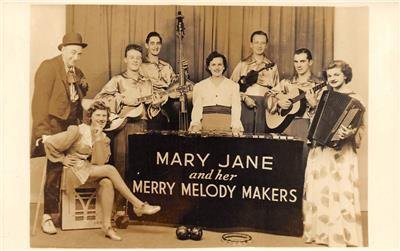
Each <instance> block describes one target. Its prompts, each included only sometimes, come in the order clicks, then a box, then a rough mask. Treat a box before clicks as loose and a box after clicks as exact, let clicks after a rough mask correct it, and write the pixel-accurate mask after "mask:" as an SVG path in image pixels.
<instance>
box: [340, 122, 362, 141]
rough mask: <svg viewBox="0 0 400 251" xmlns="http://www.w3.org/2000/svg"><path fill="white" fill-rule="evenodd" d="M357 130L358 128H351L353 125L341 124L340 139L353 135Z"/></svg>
mask: <svg viewBox="0 0 400 251" xmlns="http://www.w3.org/2000/svg"><path fill="white" fill-rule="evenodd" d="M356 131H357V128H351V125H350V126H349V127H345V126H344V125H341V126H340V127H339V129H338V136H339V139H347V138H348V137H351V136H353V135H354V134H355V133H356Z"/></svg>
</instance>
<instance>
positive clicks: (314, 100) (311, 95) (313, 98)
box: [306, 88, 318, 108]
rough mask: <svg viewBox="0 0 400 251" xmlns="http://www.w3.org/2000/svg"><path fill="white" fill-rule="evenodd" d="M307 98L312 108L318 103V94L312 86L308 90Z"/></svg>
mask: <svg viewBox="0 0 400 251" xmlns="http://www.w3.org/2000/svg"><path fill="white" fill-rule="evenodd" d="M306 100H307V102H308V104H309V105H310V106H311V108H314V107H316V106H317V104H318V99H317V94H315V92H314V90H313V89H312V88H311V89H310V90H308V91H307V92H306Z"/></svg>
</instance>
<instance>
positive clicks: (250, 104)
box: [243, 95, 257, 109]
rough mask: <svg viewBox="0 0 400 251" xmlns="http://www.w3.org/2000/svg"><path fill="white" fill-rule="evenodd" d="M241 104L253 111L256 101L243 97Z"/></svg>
mask: <svg viewBox="0 0 400 251" xmlns="http://www.w3.org/2000/svg"><path fill="white" fill-rule="evenodd" d="M243 102H244V103H245V104H246V106H247V107H248V108H250V109H253V108H254V107H256V106H257V104H256V101H255V100H254V99H252V98H250V97H249V96H247V95H245V96H244V98H243Z"/></svg>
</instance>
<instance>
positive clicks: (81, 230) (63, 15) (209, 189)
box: [2, 1, 399, 249]
mask: <svg viewBox="0 0 400 251" xmlns="http://www.w3.org/2000/svg"><path fill="white" fill-rule="evenodd" d="M389 6H390V5H389ZM392 6H394V7H397V8H398V7H399V6H398V3H392ZM15 8H16V7H15ZM23 8H24V13H25V15H24V18H25V19H26V20H25V23H28V24H29V26H28V27H25V26H23V27H24V28H23V33H24V36H25V37H26V38H27V40H28V42H29V43H28V44H27V45H25V46H26V47H25V48H24V49H23V51H24V52H27V53H28V57H27V58H26V59H25V60H26V62H24V67H25V69H26V74H25V75H26V76H25V80H26V81H25V83H24V86H25V87H24V88H25V91H24V92H25V94H24V95H25V96H24V97H26V98H24V99H23V100H24V101H23V102H22V103H23V104H22V103H21V104H20V105H22V106H24V107H23V109H24V111H25V113H26V117H27V118H26V119H25V120H24V121H26V122H24V123H25V125H24V127H23V135H24V140H23V144H22V148H24V153H26V156H27V157H26V161H25V162H24V163H25V165H26V166H25V167H24V175H23V176H24V180H26V186H27V187H26V189H25V190H24V191H26V194H25V195H24V197H23V198H26V202H24V201H23V200H22V203H23V204H25V205H24V206H23V209H19V210H20V213H21V214H23V215H24V217H25V218H26V224H27V225H26V227H27V229H23V228H21V229H20V230H21V231H23V232H26V240H25V241H26V245H27V247H26V248H152V249H153V248H157V249H158V248H162V249H164V248H168V249H169V248H241V247H259V248H271V247H295V248H311V247H312V248H315V247H317V248H318V247H319V248H325V247H339V248H345V247H367V248H368V247H374V245H373V244H372V243H373V242H372V241H371V238H373V237H374V236H371V233H375V232H376V231H377V232H380V230H379V228H376V225H374V224H376V220H373V219H372V218H371V217H372V216H371V215H370V212H373V214H374V215H375V214H377V213H378V214H379V213H380V214H382V212H376V207H377V206H378V207H379V204H377V203H378V202H377V201H376V197H375V196H376V195H377V192H376V191H377V190H376V189H377V188H376V186H371V185H370V184H371V183H373V182H372V180H374V179H375V177H378V176H375V173H376V169H379V168H381V167H380V166H376V163H377V161H374V160H372V159H373V157H374V156H375V155H376V154H377V151H373V149H376V148H377V146H376V145H375V144H373V143H371V142H372V139H374V138H375V136H374V135H375V134H376V133H377V131H379V126H378V129H375V126H376V124H377V123H376V122H377V121H376V120H375V118H374V119H373V120H372V119H371V114H372V111H376V109H377V106H376V101H374V100H376V97H375V96H373V95H372V94H376V93H377V92H376V90H377V89H378V90H379V88H382V90H383V91H385V90H386V91H388V90H389V89H388V88H389V87H390V86H388V87H385V85H384V84H383V83H380V85H381V87H379V84H378V83H376V82H374V81H375V80H376V77H374V75H373V74H376V72H374V70H373V69H374V68H371V65H372V64H373V63H374V62H372V61H374V60H373V59H374V58H375V57H376V51H373V50H372V49H371V48H372V45H373V43H374V42H373V39H371V37H372V36H371V29H372V28H375V29H376V27H375V26H377V25H376V24H375V23H374V22H372V20H375V19H373V18H376V17H375V16H374V12H373V11H372V8H371V5H368V4H362V3H355V4H352V5H345V4H337V3H334V2H333V3H332V2H331V3H329V2H326V3H323V2H315V3H312V2H311V3H305V2H299V3H298V4H296V3H279V2H277V1H275V2H271V3H268V2H266V1H256V2H253V3H247V4H246V3H245V2H237V1H232V2H215V3H212V2H205V3H203V4H201V3H196V4H193V3H188V2H185V1H182V2H172V3H159V2H158V3H153V2H149V3H139V2H135V1H134V2H132V3H129V2H115V3H114V2H104V3H102V2H99V3H94V2H87V3H85V2H74V3H67V2H57V3H54V4H51V3H48V2H44V3H43V2H26V3H25V4H24V6H23ZM12 9H13V8H9V10H12ZM5 11H6V12H5V13H7V14H9V13H12V12H11V11H8V12H7V8H5ZM374 11H376V10H374ZM384 11H386V9H384ZM382 12H383V11H381V12H380V13H382ZM393 13H394V12H393ZM397 13H398V11H397ZM21 16H22V15H21ZM7 18H8V19H7ZM397 19H398V18H397ZM4 20H12V18H10V17H9V16H7V17H6V18H5V19H4ZM394 20H396V18H394ZM397 21H398V20H397ZM5 24H6V25H7V21H5ZM398 24H399V23H398V22H397V23H394V24H393V25H394V27H397V29H396V31H397V40H398ZM7 27H8V26H7ZM15 33H17V32H15ZM3 38H4V35H3ZM381 38H382V37H381ZM393 43H395V42H393ZM7 44H8V43H7ZM4 48H6V47H4ZM4 48H3V50H4V52H6V53H10V51H8V52H7V51H6V50H5V49H4ZM380 50H382V49H380ZM393 52H395V54H393V55H394V57H395V58H396V59H395V61H397V65H398V49H395V50H394V51H393ZM3 62H4V59H3ZM393 67H396V64H394V65H393ZM396 78H397V80H398V76H397V77H396ZM377 86H378V87H377ZM396 88H397V87H396ZM396 90H397V89H396ZM389 92H391V91H390V90H389ZM4 93H5V92H4ZM391 94H392V95H394V93H393V92H391ZM3 102H4V104H5V103H7V102H6V101H3ZM372 104H375V105H372ZM397 105H398V102H397ZM2 109H3V106H2ZM389 109H394V110H397V111H398V107H396V106H395V107H391V108H389ZM373 116H375V114H373ZM389 116H390V115H389ZM394 116H395V118H397V119H395V120H396V122H394V123H393V125H391V126H394V127H395V129H396V126H398V113H397V114H396V115H394ZM2 117H3V115H2ZM4 118H6V116H4ZM2 120H3V118H2ZM4 121H6V120H4ZM4 125H5V123H3V125H2V127H3V126H4ZM371 128H373V129H371ZM382 129H383V130H385V129H384V128H382ZM387 129H389V127H388V128H387ZM397 129H398V128H397ZM395 135H397V136H398V133H397V132H396V133H395ZM394 144H395V145H394V146H393V147H392V148H390V149H391V150H393V151H395V150H396V149H398V141H397V138H396V139H395V143H394ZM17 148H18V147H17ZM19 148H21V146H19ZM382 150H383V149H382ZM391 150H387V151H388V152H389V151H391ZM371 152H373V154H371ZM4 153H5V151H3V150H2V155H3V154H4ZM4 156H6V155H5V154H4ZM4 159H7V158H4ZM397 161H398V160H397ZM397 164H398V163H397ZM390 168H395V167H390ZM371 169H375V171H373V172H371ZM7 170H8V169H7ZM5 173H8V172H7V171H6V172H5ZM395 173H397V174H398V170H396V171H395ZM397 176H398V175H397ZM397 178H398V177H396V175H394V176H393V179H397ZM376 180H377V179H376ZM24 183H25V182H24ZM396 183H397V182H396ZM388 184H389V183H388ZM390 184H391V183H390ZM388 189H392V190H393V191H392V192H394V193H397V192H398V185H393V186H392V187H388ZM3 193H5V192H4V191H3ZM371 194H373V196H374V197H371ZM378 196H379V195H378ZM397 197H398V196H397ZM13 198H14V200H15V199H16V198H15V197H13ZM371 198H372V199H371ZM382 198H387V197H382ZM20 203H21V202H20ZM387 203H393V205H395V206H394V207H390V208H391V210H396V207H397V209H398V199H394V200H393V202H387ZM10 207H11V204H10ZM9 209H10V208H9ZM11 210H13V209H12V208H11ZM380 210H382V208H381V209H380ZM396 217H397V221H398V215H397V216H396ZM371 219H372V223H371ZM395 220H396V219H395ZM393 222H395V223H394V224H397V225H396V226H393V229H394V230H393V234H396V233H398V222H397V223H396V221H393ZM371 224H372V225H371ZM4 226H5V225H4V223H2V228H3V229H4V228H5V227H4ZM372 228H374V229H372ZM28 232H29V233H28ZM372 235H374V234H372ZM376 236H378V235H376ZM388 243H395V242H390V241H388ZM397 245H398V241H397Z"/></svg>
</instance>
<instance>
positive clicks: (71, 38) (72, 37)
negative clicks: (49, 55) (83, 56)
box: [57, 32, 87, 51]
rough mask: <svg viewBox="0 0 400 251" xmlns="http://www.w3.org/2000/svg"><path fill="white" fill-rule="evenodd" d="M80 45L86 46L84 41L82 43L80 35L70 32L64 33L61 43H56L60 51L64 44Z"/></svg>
mask: <svg viewBox="0 0 400 251" xmlns="http://www.w3.org/2000/svg"><path fill="white" fill-rule="evenodd" d="M71 44H73V45H80V46H82V48H85V47H86V46H87V44H86V43H82V36H81V34H79V33H75V32H70V33H67V34H65V35H64V37H63V40H62V43H61V44H59V45H58V47H57V48H58V49H59V50H60V51H61V48H62V47H63V46H66V45H71Z"/></svg>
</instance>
